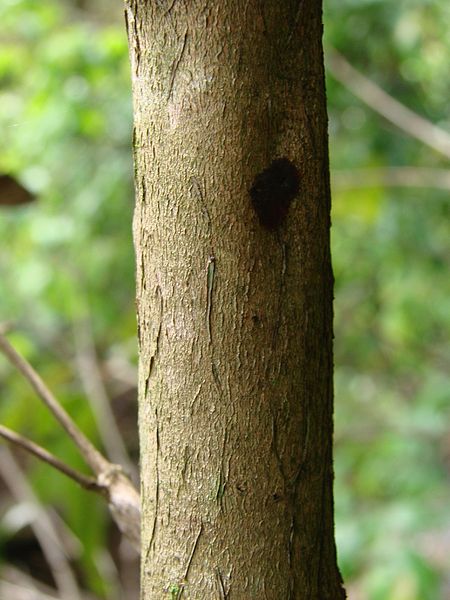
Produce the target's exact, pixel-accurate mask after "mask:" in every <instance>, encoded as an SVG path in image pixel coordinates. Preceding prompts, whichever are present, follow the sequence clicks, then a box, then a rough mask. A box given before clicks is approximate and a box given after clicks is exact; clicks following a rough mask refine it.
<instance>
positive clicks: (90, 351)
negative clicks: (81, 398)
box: [73, 317, 137, 479]
mask: <svg viewBox="0 0 450 600" xmlns="http://www.w3.org/2000/svg"><path fill="white" fill-rule="evenodd" d="M73 329H74V338H75V359H76V362H77V365H78V372H79V374H80V380H81V384H82V386H83V388H84V391H85V393H86V396H87V398H88V400H90V404H91V406H92V410H93V413H94V417H95V420H96V423H97V428H98V431H99V434H100V437H101V440H102V442H103V445H104V447H105V450H106V453H107V456H108V457H109V458H110V459H111V460H112V461H113V462H115V463H119V464H121V465H123V466H124V467H125V469H126V471H128V472H129V473H130V474H133V476H134V479H137V472H136V467H135V466H134V465H133V463H132V462H131V460H130V458H129V456H128V452H127V450H126V447H125V444H124V442H123V438H122V436H121V434H120V431H119V428H118V427H117V423H116V420H115V418H114V414H113V412H112V409H111V403H110V401H109V398H108V394H107V392H106V389H105V386H104V384H103V379H102V376H101V373H100V369H99V367H98V357H97V352H96V349H95V343H94V339H93V336H92V328H91V326H90V321H89V318H88V317H87V318H84V319H80V320H79V321H78V322H77V323H76V324H75V325H74V328H73Z"/></svg>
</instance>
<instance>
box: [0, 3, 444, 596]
mask: <svg viewBox="0 0 450 600" xmlns="http://www.w3.org/2000/svg"><path fill="white" fill-rule="evenodd" d="M324 19H325V54H326V55H327V51H328V52H330V51H331V48H333V47H334V48H337V49H338V50H339V51H340V52H341V53H343V54H344V55H345V56H346V57H347V59H348V60H349V61H350V63H351V64H352V65H353V66H354V67H355V68H357V69H358V70H359V71H360V72H362V73H364V74H365V75H366V76H367V77H369V78H370V79H372V80H373V81H375V82H376V83H378V85H380V86H381V87H382V88H383V89H384V90H385V91H386V92H388V93H389V94H390V95H392V96H393V97H395V98H396V99H397V100H399V101H400V102H402V103H403V104H404V105H405V106H407V107H409V108H410V109H412V110H414V111H416V112H417V113H418V114H420V115H422V116H423V117H425V118H427V119H428V120H429V121H430V122H432V123H434V124H436V125H438V126H439V127H441V128H442V129H446V130H449V128H450V121H449V115H448V98H449V97H450V79H449V75H448V61H449V56H450V53H449V49H450V36H449V33H448V23H449V22H450V9H449V4H448V2H447V0H434V1H431V0H430V1H424V0H421V1H418V0H399V1H398V2H395V3H393V2H391V1H389V0H364V1H361V0H358V1H356V0H327V1H326V2H325V11H324ZM0 22H1V23H2V31H1V33H0V106H1V111H0V131H1V134H2V139H3V143H2V145H1V148H0V171H1V172H3V173H12V174H14V175H15V176H16V177H17V178H18V179H19V180H20V181H21V182H22V183H23V184H24V185H25V186H26V187H28V188H29V189H30V190H32V191H33V192H35V193H36V194H37V195H38V200H37V201H36V202H34V203H31V204H29V205H27V206H23V207H20V208H4V209H3V208H2V209H1V212H0V239H1V240H2V251H1V253H0V292H1V293H0V320H1V321H7V320H11V321H13V322H14V323H16V328H15V330H14V332H13V333H12V334H11V336H10V339H11V341H12V342H13V344H14V345H15V346H16V347H17V348H18V349H19V350H20V351H21V352H22V353H24V355H25V356H26V357H27V358H28V359H29V360H30V361H31V362H32V363H33V364H34V365H35V366H36V368H37V369H38V371H39V372H40V373H41V375H42V377H43V378H44V380H45V381H47V382H48V383H49V384H50V385H51V387H52V389H53V390H54V391H55V392H56V393H57V395H58V397H59V398H61V400H62V401H63V403H64V406H65V407H66V409H67V410H68V411H69V412H70V413H71V414H72V415H73V416H74V418H75V419H76V421H77V422H78V423H79V424H80V426H81V427H82V428H83V430H84V431H85V432H86V433H87V434H88V435H90V436H91V437H92V439H93V440H95V441H96V442H97V443H99V444H100V441H99V438H98V433H97V428H96V424H95V419H94V418H93V414H92V410H91V408H90V406H89V403H87V402H86V397H85V392H84V390H83V388H82V386H81V383H80V376H79V373H78V371H77V352H79V348H78V349H77V340H76V336H75V331H76V330H77V327H78V326H79V324H80V323H84V324H86V323H87V324H88V325H87V326H88V327H89V330H90V334H91V335H92V338H93V339H94V340H95V348H96V351H97V353H98V362H99V368H100V370H101V372H102V373H103V375H104V381H105V385H106V388H107V391H108V393H109V394H110V396H111V398H112V399H113V405H115V406H116V416H117V417H118V419H119V424H120V425H121V424H122V421H121V419H124V418H125V417H124V415H123V414H122V413H123V412H124V411H123V410H122V409H121V408H120V406H121V402H122V401H123V403H124V406H125V407H128V408H127V410H128V411H131V412H133V410H134V409H133V405H134V403H135V395H134V394H135V393H134V390H133V386H132V384H131V383H128V387H127V386H126V385H125V384H124V382H123V381H119V380H120V377H115V376H114V368H110V367H108V365H111V364H114V365H117V364H121V365H124V366H125V367H126V368H127V369H128V372H129V373H130V372H131V373H132V372H133V368H134V365H135V364H136V343H135V335H136V331H135V309H134V255H133V248H132V239H131V221H132V210H133V183H132V176H133V169H132V158H131V120H132V108H131V92H130V72H129V64H128V57H127V43H126V37H125V28H124V25H123V22H122V17H121V6H120V3H113V2H112V1H110V2H108V1H106V0H105V1H104V2H98V3H95V7H92V6H90V3H84V2H75V1H73V2H69V1H68V0H67V1H66V2H56V1H55V0H43V1H42V2H35V1H34V0H28V1H27V0H2V2H1V4H0ZM327 88H328V102H329V117H330V153H331V167H332V173H333V182H335V185H333V232H332V242H333V261H334V270H335V275H336V303H335V314H336V319H335V333H336V340H335V351H336V357H335V362H336V380H335V388H336V409H335V413H336V434H335V438H336V440H335V441H336V445H335V447H336V450H335V462H336V484H335V488H336V513H337V514H336V518H337V526H336V534H337V541H338V552H339V562H340V566H341V569H342V572H343V575H344V578H345V581H346V584H347V587H348V590H349V596H350V598H352V599H353V600H363V599H368V600H428V599H429V600H435V599H436V598H447V597H450V578H449V575H448V573H449V572H450V569H449V567H450V558H449V557H450V511H449V506H450V491H449V469H450V427H449V422H450V421H449V416H450V415H449V412H450V393H449V389H450V386H449V365H450V351H449V329H450V277H449V258H450V225H449V223H450V221H449V193H448V190H443V189H437V188H436V189H434V188H430V187H425V186H424V187H408V188H401V187H388V186H385V185H383V184H382V183H381V180H380V183H377V184H373V185H372V186H371V187H352V185H351V184H350V185H346V186H344V185H342V181H343V180H342V175H347V176H349V177H350V181H351V176H352V174H354V173H355V172H357V170H358V169H383V168H385V167H392V166H396V167H400V166H409V167H414V168H419V167H420V168H440V169H445V168H446V167H447V165H448V159H446V158H445V157H443V156H440V155H439V154H438V153H437V152H435V151H433V150H432V149H430V148H428V147H427V146H425V145H424V144H423V143H421V142H419V141H417V140H415V139H413V138H412V137H411V136H410V135H408V134H407V133H405V132H402V131H400V130H399V129H398V128H396V127H395V126H394V125H393V124H391V123H389V122H388V121H386V120H385V119H384V118H383V117H381V116H380V115H378V114H377V113H375V112H374V111H372V110H371V109H370V108H368V107H367V106H366V105H365V104H364V103H363V102H362V101H360V100H358V99H357V98H355V97H354V96H353V95H352V93H351V92H350V91H349V90H347V89H346V88H345V86H343V85H342V84H341V83H339V82H337V81H336V80H335V79H334V78H333V77H332V76H331V74H328V77H327ZM374 172H375V171H374ZM339 175H341V177H338V176H339ZM339 182H340V183H339ZM0 378H1V379H0V387H1V402H0V421H1V422H3V423H5V424H7V425H8V426H9V427H11V428H13V429H15V430H17V431H20V432H22V433H23V434H26V435H28V436H29V437H31V438H32V439H34V440H37V441H39V443H41V444H42V445H44V446H45V447H47V448H49V449H50V450H52V451H53V452H54V453H55V454H57V455H59V456H61V457H64V460H65V461H66V462H70V464H72V465H73V466H76V467H78V468H80V469H83V466H82V464H80V460H79V458H78V457H77V454H76V452H75V451H74V449H73V447H72V445H71V444H70V442H68V441H67V440H66V439H65V437H64V436H63V435H62V434H61V432H60V429H59V426H57V425H56V424H55V422H54V421H53V419H52V418H51V417H50V416H49V415H48V414H47V412H46V411H45V410H44V409H42V408H41V407H40V405H39V403H38V401H37V400H36V398H35V397H34V396H33V393H32V392H31V391H30V389H29V388H28V386H27V384H26V383H24V382H23V381H22V380H21V379H20V377H19V376H18V375H17V374H16V373H15V372H13V371H12V370H11V368H10V367H9V366H8V365H7V364H6V362H5V361H4V360H3V359H2V360H0ZM124 390H125V391H126V392H127V394H125V396H127V395H128V397H123V396H124V393H125V392H124ZM130 404H131V408H130ZM117 406H118V407H119V408H117ZM128 428H129V429H130V427H129V425H128ZM135 435H136V434H135V430H134V429H133V427H131V434H130V436H131V438H133V436H134V437H135ZM128 442H129V440H128ZM131 442H133V440H131ZM132 445H133V444H132ZM135 448H136V442H135V440H134V449H135ZM20 460H21V464H22V465H23V467H24V469H26V471H27V474H28V476H29V478H30V480H31V481H32V483H33V486H34V489H35V491H36V494H37V495H38V497H39V498H40V499H41V500H42V501H43V502H44V503H49V504H52V505H53V506H56V507H57V509H58V511H59V512H60V514H61V515H62V517H63V518H64V520H65V521H66V523H67V524H68V526H69V527H70V529H71V530H72V531H73V532H74V534H75V536H76V537H77V538H78V539H79V540H80V542H81V544H80V548H83V550H82V551H81V550H80V551H79V553H78V555H77V556H76V557H75V559H74V562H75V563H76V569H77V573H78V575H79V578H80V581H81V582H82V586H83V587H84V589H85V590H86V591H87V592H88V591H89V592H90V593H91V594H92V595H91V596H90V597H91V598H92V597H98V598H114V597H120V595H118V592H117V589H116V591H115V592H114V591H113V587H114V586H115V585H116V583H117V582H116V583H114V582H113V581H112V580H111V577H110V576H109V575H108V574H110V572H111V570H108V568H106V567H105V564H106V563H108V561H107V560H106V559H105V554H108V553H110V554H112V555H115V553H116V549H115V546H114V543H113V542H111V536H112V535H113V534H112V533H111V531H112V527H111V523H110V521H109V517H108V515H107V513H106V511H105V507H104V506H103V505H102V503H101V502H100V501H98V502H97V501H96V499H94V498H92V496H91V495H90V494H88V493H86V492H84V491H82V490H80V489H79V488H78V487H77V486H76V485H75V484H73V483H72V482H70V481H68V480H66V479H65V478H64V477H62V476H60V475H59V474H58V473H55V472H53V471H52V470H51V469H49V468H47V467H46V466H43V465H39V464H36V461H31V460H29V459H26V458H24V457H21V458H20ZM1 498H2V499H1V502H0V504H1V506H0V508H1V509H2V511H1V513H0V553H1V554H0V559H1V561H2V564H3V568H4V567H5V566H6V565H8V562H9V560H10V558H9V555H10V553H11V551H10V548H11V547H12V546H13V545H14V539H16V538H17V537H18V536H20V535H21V532H20V531H19V528H15V529H14V528H11V525H10V519H9V520H8V519H7V516H8V514H9V511H10V510H11V507H12V506H13V504H14V501H13V500H12V499H11V498H8V492H7V490H5V489H4V490H3V491H2V496H1ZM2 515H3V516H2ZM115 545H116V546H117V543H116V544H115ZM108 557H109V554H108ZM113 557H114V559H115V561H116V563H117V564H119V562H120V561H119V559H117V557H116V556H113ZM108 560H109V558H108ZM108 564H109V563H108ZM133 568H135V565H134V567H133ZM118 569H119V571H120V568H119V567H118ZM36 576H38V575H36ZM113 579H114V578H113ZM122 585H125V584H123V583H122ZM123 589H126V588H125V587H124V588H123ZM123 593H125V592H123ZM133 593H135V590H134V589H132V587H130V588H129V589H128V591H127V595H126V596H125V595H123V597H127V598H132V595H133Z"/></svg>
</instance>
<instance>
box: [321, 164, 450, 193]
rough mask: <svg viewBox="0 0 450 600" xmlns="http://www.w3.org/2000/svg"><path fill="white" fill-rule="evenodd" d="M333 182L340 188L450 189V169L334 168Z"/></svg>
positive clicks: (332, 172)
mask: <svg viewBox="0 0 450 600" xmlns="http://www.w3.org/2000/svg"><path fill="white" fill-rule="evenodd" d="M331 182H332V185H333V186H335V187H337V188H338V189H352V188H369V187H380V186H383V187H414V188H429V189H442V190H450V170H449V169H423V168H420V167H385V168H368V169H342V170H341V169H334V170H333V171H331Z"/></svg>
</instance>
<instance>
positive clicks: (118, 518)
mask: <svg viewBox="0 0 450 600" xmlns="http://www.w3.org/2000/svg"><path fill="white" fill-rule="evenodd" d="M4 331H5V326H3V325H1V324H0V351H2V352H3V353H4V354H5V356H7V358H8V359H9V361H10V362H11V364H12V365H14V366H15V367H16V368H17V369H18V370H19V371H20V372H21V373H22V375H24V377H25V378H26V379H27V381H28V382H29V383H30V384H31V386H32V387H33V389H34V390H35V391H36V393H37V394H38V396H39V397H40V398H41V400H42V401H43V403H44V404H45V405H46V406H47V408H48V409H49V410H50V411H51V412H52V413H53V415H54V416H55V417H56V419H57V420H58V421H59V422H60V424H61V425H62V427H63V428H64V430H65V431H66V433H67V434H68V435H69V436H70V437H71V438H72V440H73V441H74V442H75V444H76V446H77V447H78V449H79V451H80V454H81V455H82V456H83V458H84V460H85V461H86V463H87V464H88V465H89V466H90V467H91V469H92V471H93V472H94V474H95V475H96V476H97V483H98V488H97V491H98V489H102V491H103V495H104V496H105V497H106V498H107V501H108V504H109V509H110V512H111V515H112V517H113V519H114V521H115V522H116V524H117V526H118V527H119V529H120V531H121V532H122V533H123V534H124V535H125V536H126V537H127V538H128V540H129V541H130V542H131V543H132V545H133V546H134V547H135V548H136V550H137V551H139V549H140V512H141V510H140V498H139V492H138V490H137V489H136V488H135V486H134V485H133V483H132V482H131V481H130V479H129V477H128V476H127V475H126V474H125V473H124V471H123V469H122V467H121V466H120V465H115V464H112V463H110V462H109V461H108V460H107V459H106V458H105V457H104V456H103V455H102V454H101V453H100V452H99V451H98V450H97V449H96V448H95V447H94V446H93V445H92V444H91V442H90V441H89V440H88V439H87V438H86V436H85V435H84V433H82V432H81V431H80V429H79V428H78V427H77V425H75V423H74V422H73V421H72V419H71V417H70V416H69V415H68V414H67V413H66V411H65V410H64V409H63V408H62V406H61V405H60V404H59V402H58V400H57V399H56V398H55V397H54V396H53V394H52V393H51V392H50V390H49V389H48V388H47V386H46V385H45V383H44V382H43V381H42V379H41V378H40V377H39V375H38V374H37V373H36V371H35V370H34V369H33V367H32V366H31V365H30V364H29V363H28V362H27V361H26V360H25V359H24V358H22V356H21V355H20V354H19V353H18V352H16V350H15V349H14V348H13V347H12V346H11V344H10V343H9V342H8V340H7V339H6V338H5V337H4V335H3V332H4Z"/></svg>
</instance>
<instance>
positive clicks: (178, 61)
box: [167, 29, 188, 101]
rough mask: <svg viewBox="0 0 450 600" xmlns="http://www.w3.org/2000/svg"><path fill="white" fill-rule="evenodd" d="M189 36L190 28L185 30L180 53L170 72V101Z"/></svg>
mask: <svg viewBox="0 0 450 600" xmlns="http://www.w3.org/2000/svg"><path fill="white" fill-rule="evenodd" d="M187 38H188V30H187V29H186V31H185V32H184V36H183V41H182V43H181V48H180V52H179V53H178V56H177V58H176V59H175V60H174V62H173V64H172V71H171V73H170V80H169V91H168V94H167V100H168V101H169V100H170V99H171V97H172V92H173V84H174V82H175V77H176V74H177V71H178V67H179V66H180V63H181V60H182V58H183V54H184V51H185V50H186V43H187Z"/></svg>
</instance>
